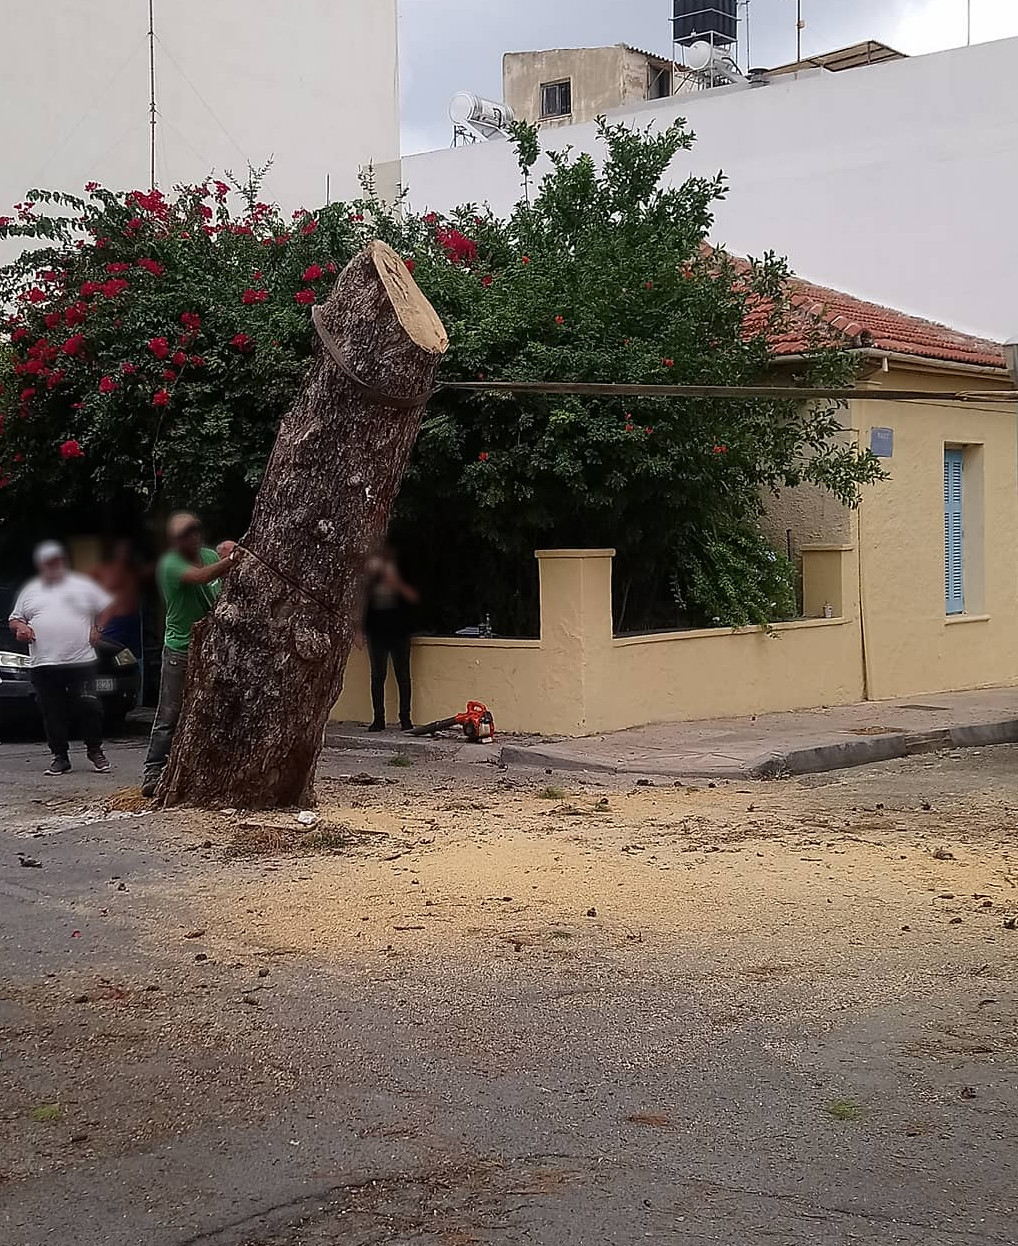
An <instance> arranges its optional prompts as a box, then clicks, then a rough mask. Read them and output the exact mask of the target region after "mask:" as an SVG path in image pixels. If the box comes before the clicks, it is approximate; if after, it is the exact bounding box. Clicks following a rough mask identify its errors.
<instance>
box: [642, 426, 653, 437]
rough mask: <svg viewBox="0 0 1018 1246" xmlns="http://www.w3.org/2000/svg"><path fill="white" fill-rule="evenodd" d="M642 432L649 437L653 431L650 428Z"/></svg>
mask: <svg viewBox="0 0 1018 1246" xmlns="http://www.w3.org/2000/svg"><path fill="white" fill-rule="evenodd" d="M643 431H644V432H645V433H646V434H647V436H648V437H649V436H650V435H651V433H652V432H653V431H654V430H653V429H652V428H645V429H644V430H643Z"/></svg>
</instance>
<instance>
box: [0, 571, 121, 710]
mask: <svg viewBox="0 0 1018 1246" xmlns="http://www.w3.org/2000/svg"><path fill="white" fill-rule="evenodd" d="M16 595H17V590H16V589H14V588H12V587H11V586H10V585H0V733H3V732H4V731H5V730H9V729H11V728H17V729H18V730H19V731H25V730H35V731H41V730H42V715H41V713H40V712H39V703H38V701H37V700H36V696H35V689H34V688H33V687H32V672H31V670H30V669H29V666H28V646H27V645H25V644H22V643H21V641H19V640H15V638H14V634H13V633H12V632H11V630H10V627H9V626H8V622H7V621H8V619H9V617H10V613H11V610H12V609H13V608H14V601H15V598H16ZM96 656H97V657H98V659H99V668H98V670H97V672H96V679H95V690H96V693H97V694H98V696H99V700H100V701H101V702H102V707H103V718H104V720H105V723H106V727H107V730H115V729H116V728H117V727H120V726H122V725H123V721H124V718H125V717H126V716H127V713H128V711H129V710H132V709H134V707H135V705H137V703H138V692H139V689H140V688H141V665H140V664H139V662H138V658H137V656H136V655H135V654H134V653H132V652H131V650H130V649H125V648H124V647H123V646H122V645H121V644H114V643H110V642H109V641H102V642H101V643H100V644H99V645H98V646H97V648H96Z"/></svg>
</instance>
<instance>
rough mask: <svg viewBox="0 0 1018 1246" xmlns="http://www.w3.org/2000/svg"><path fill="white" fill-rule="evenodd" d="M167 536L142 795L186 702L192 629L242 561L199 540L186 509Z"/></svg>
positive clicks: (158, 769)
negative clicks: (159, 658) (159, 656)
mask: <svg viewBox="0 0 1018 1246" xmlns="http://www.w3.org/2000/svg"><path fill="white" fill-rule="evenodd" d="M166 535H167V538H168V540H169V545H170V548H169V550H168V551H167V552H166V553H165V554H164V555H163V557H162V558H161V560H160V562H159V568H158V571H157V573H156V575H157V579H158V582H159V591H160V593H161V594H162V598H163V601H164V603H165V605H166V637H165V642H164V644H165V647H164V649H163V666H162V674H161V677H160V683H159V705H158V707H157V709H156V717H155V722H154V723H153V724H152V737H151V739H150V740H149V746H148V756H147V757H146V758H145V777H144V781H143V783H142V788H141V790H142V793H143V794H144V795H145V796H154V795H155V790H156V787H157V785H158V783H159V776H160V775H161V774H162V772H163V769H164V767H165V766H166V762H167V760H168V759H169V756H170V746H171V744H172V743H173V732H174V731H175V730H176V726H177V720H178V719H179V718H180V709H181V705H182V703H183V699H184V681H185V678H186V676H187V650H188V647H189V645H190V643H191V631H192V629H193V628H194V625H195V624H196V623H197V622H199V621H200V620H201V619H204V618H205V616H206V615H207V614H208V613H209V612H210V611H211V609H212V608H213V606H214V605H215V604H216V599H217V598H218V596H219V590H220V583H219V582H220V580H221V579H222V578H223V576H224V575H228V574H229V573H230V572H231V571H232V570H233V569H234V568H235V567H236V566H237V562H238V559H239V557H240V551H239V550H233V549H232V548H231V550H230V552H229V553H227V554H226V556H225V557H220V555H219V553H217V552H216V550H214V549H208V548H207V547H206V546H205V545H204V543H203V541H202V531H201V524H200V523H199V521H198V518H197V516H196V515H192V514H191V513H190V512H189V511H178V512H177V513H176V514H174V515H171V516H170V518H169V522H168V523H167V525H166ZM223 548H224V547H223V546H220V549H223Z"/></svg>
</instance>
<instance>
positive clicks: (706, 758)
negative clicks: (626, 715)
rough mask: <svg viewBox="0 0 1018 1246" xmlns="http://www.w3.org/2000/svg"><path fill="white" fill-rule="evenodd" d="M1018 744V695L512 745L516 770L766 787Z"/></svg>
mask: <svg viewBox="0 0 1018 1246" xmlns="http://www.w3.org/2000/svg"><path fill="white" fill-rule="evenodd" d="M1016 741H1018V688H988V689H983V690H980V691H978V692H950V693H940V694H927V695H921V696H914V697H905V698H902V699H901V700H897V701H867V702H864V703H862V704H859V705H847V706H837V707H832V708H824V709H811V710H797V711H793V712H790V713H782V714H759V715H756V716H755V717H751V718H729V719H709V720H706V721H700V722H681V723H661V724H657V725H654V726H647V727H632V728H630V729H629V730H627V731H616V732H612V733H610V734H606V735H598V736H587V737H584V738H582V739H573V740H561V741H554V742H545V741H541V742H538V743H535V744H529V745H528V744H517V743H515V742H508V743H505V744H503V747H502V753H501V759H502V761H503V762H505V763H508V764H511V765H526V766H543V767H545V768H546V769H548V768H550V769H557V770H579V771H583V770H588V771H594V772H601V773H604V772H607V773H612V774H645V775H663V776H668V777H673V778H678V779H765V778H773V777H775V776H777V775H782V774H814V773H819V772H821V771H826V770H840V769H844V768H847V767H849V766H864V765H869V764H870V763H872V762H878V761H888V760H890V759H892V758H896V757H907V756H910V755H912V754H915V753H925V752H933V751H936V750H938V749H947V748H972V747H976V746H980V745H987V744H1010V743H1015V742H1016Z"/></svg>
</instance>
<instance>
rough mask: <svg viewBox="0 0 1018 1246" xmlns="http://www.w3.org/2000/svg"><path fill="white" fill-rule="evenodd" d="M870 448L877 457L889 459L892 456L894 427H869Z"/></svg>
mask: <svg viewBox="0 0 1018 1246" xmlns="http://www.w3.org/2000/svg"><path fill="white" fill-rule="evenodd" d="M870 450H872V452H873V453H874V454H875V455H876V457H877V458H878V459H890V458H893V457H894V429H893V428H871V429H870Z"/></svg>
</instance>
